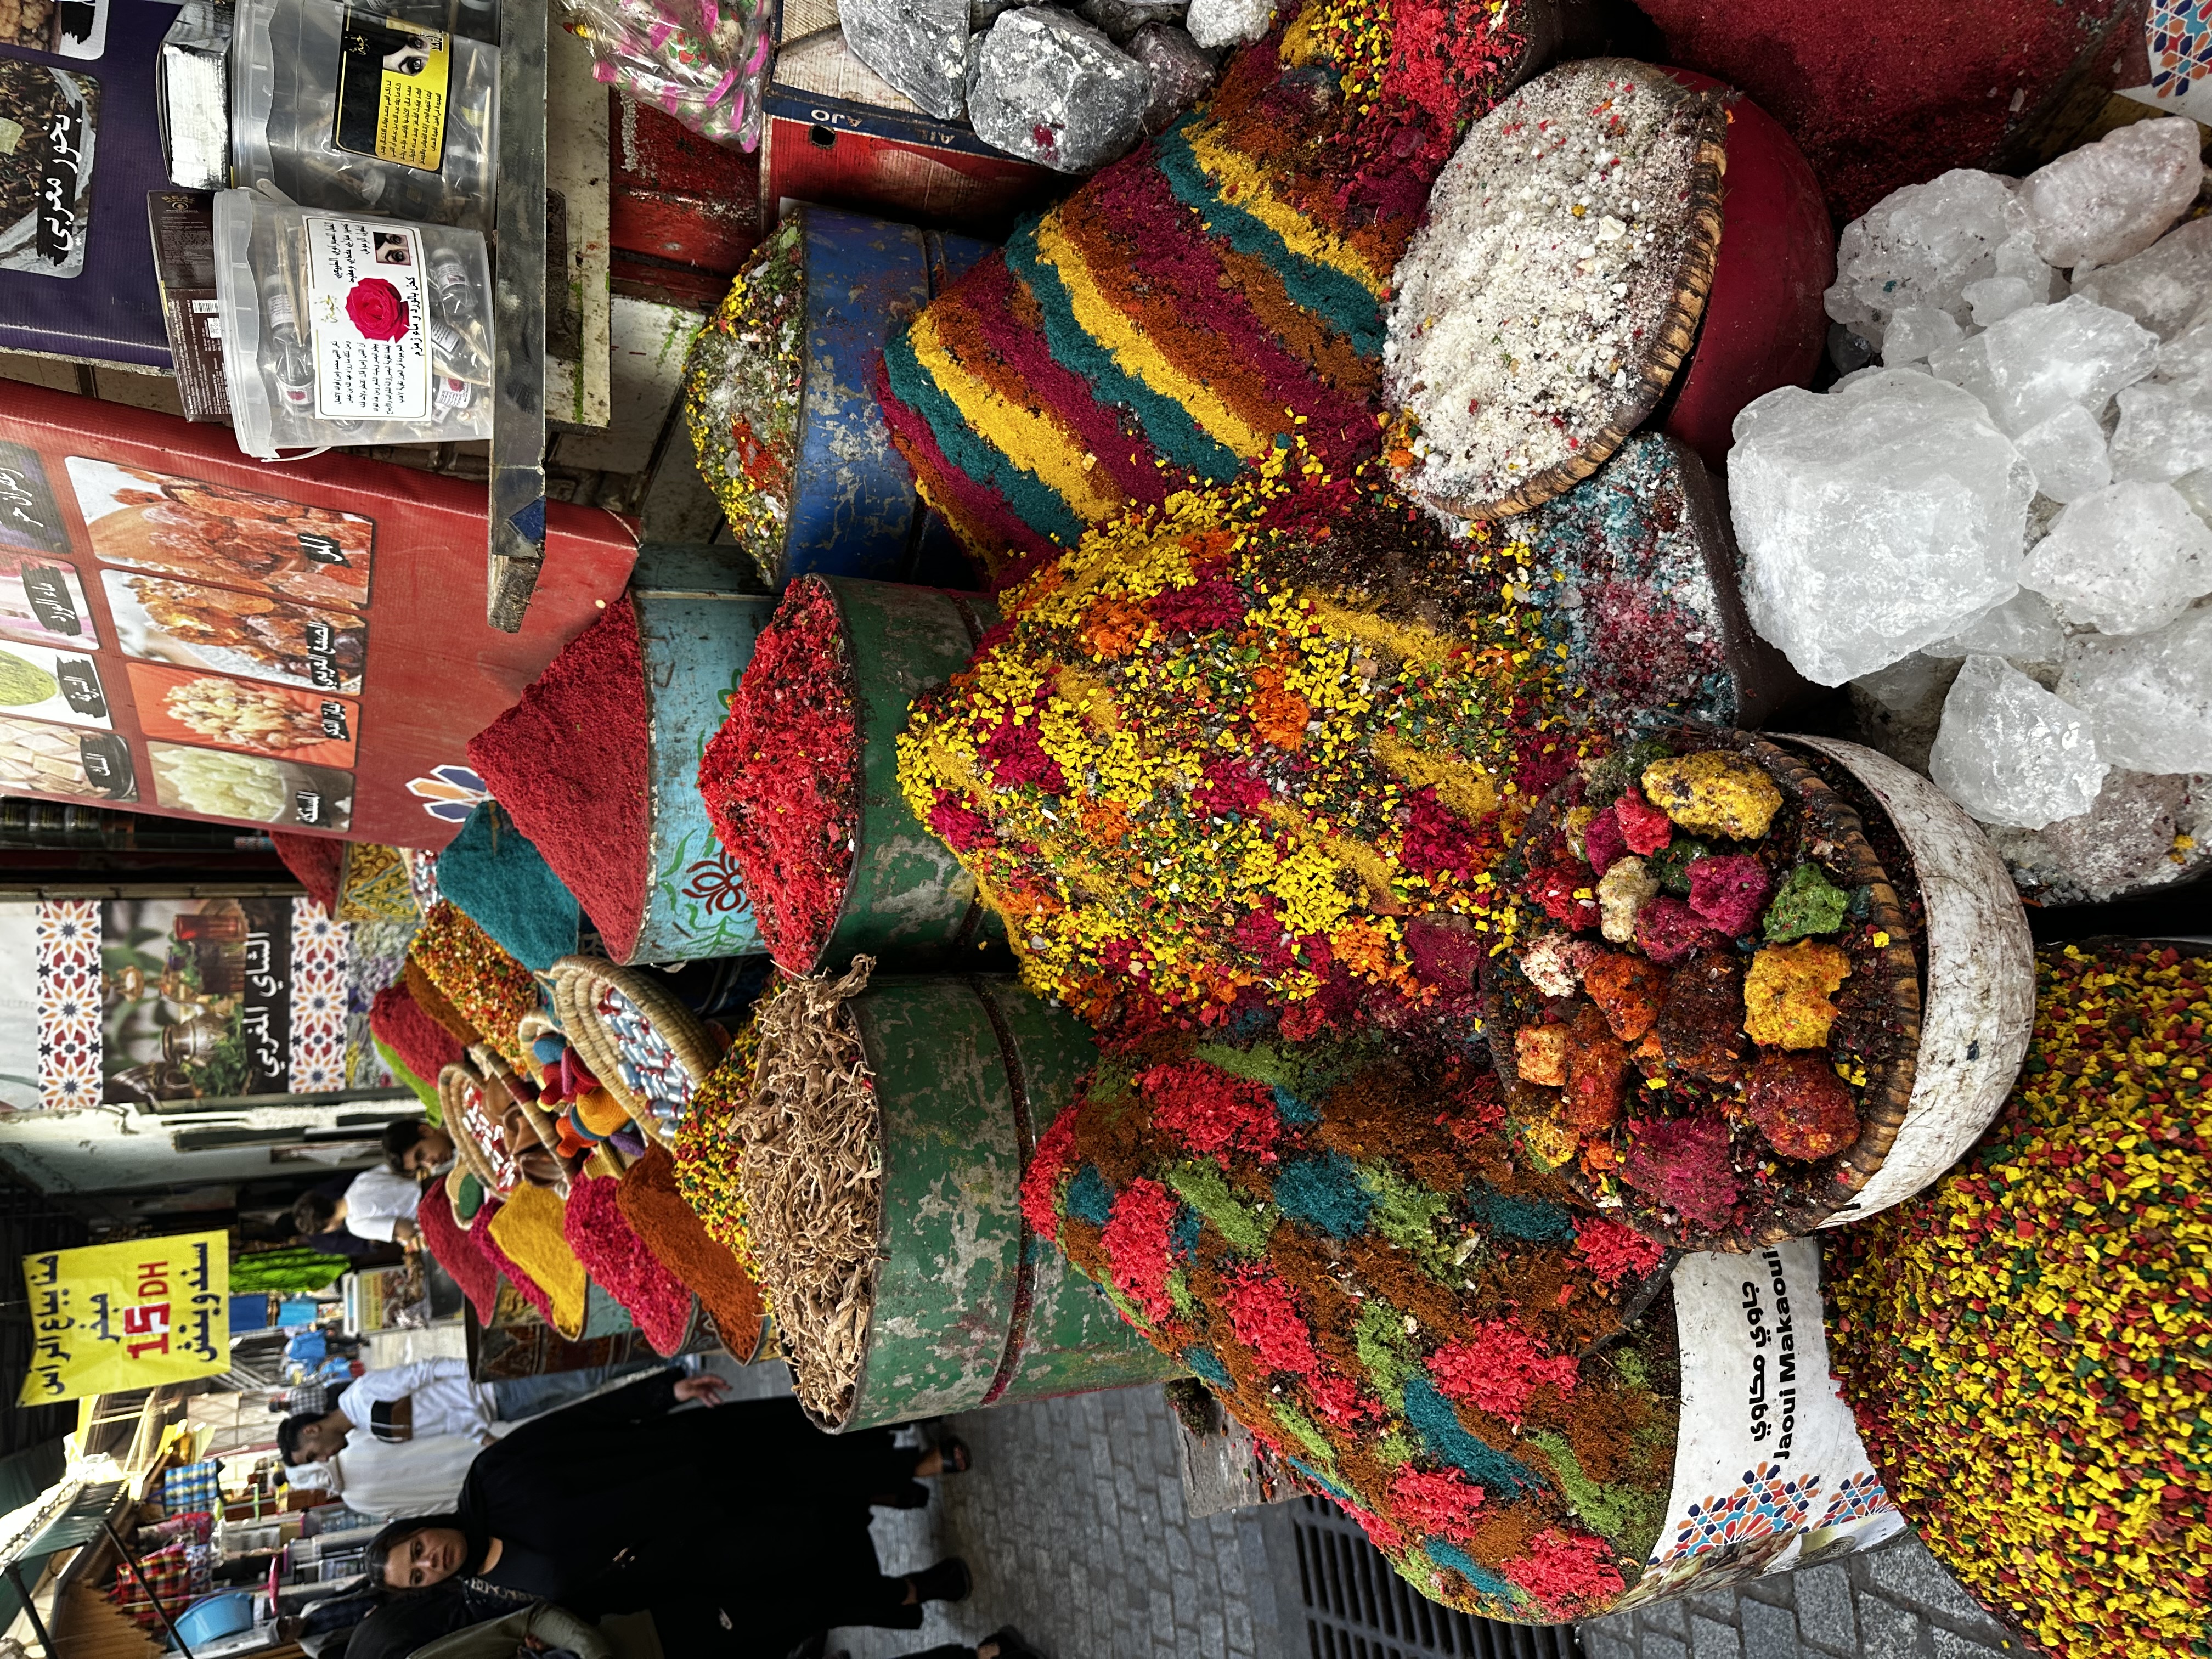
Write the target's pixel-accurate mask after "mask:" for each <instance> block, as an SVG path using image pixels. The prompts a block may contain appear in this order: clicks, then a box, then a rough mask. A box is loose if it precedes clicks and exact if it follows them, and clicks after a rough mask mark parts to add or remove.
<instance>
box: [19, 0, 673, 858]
mask: <svg viewBox="0 0 2212 1659" xmlns="http://www.w3.org/2000/svg"><path fill="white" fill-rule="evenodd" d="M0 3H4V0H0ZM372 230H373V232H374V234H372V235H371V236H370V239H369V240H368V243H367V244H366V247H367V251H368V257H369V262H370V264H371V265H374V264H376V262H377V258H378V253H379V243H380V239H382V238H384V237H386V235H388V234H389V233H388V232H386V230H385V229H383V228H372ZM403 241H404V238H403ZM383 252H384V260H385V263H384V264H383V265H382V267H381V269H382V270H384V271H385V272H386V273H397V274H398V275H401V276H404V275H405V274H406V273H407V271H408V270H409V269H410V267H405V266H400V265H395V264H392V263H391V258H392V252H393V250H392V249H389V248H387V249H385V250H384V251H383ZM397 252H398V253H399V254H400V255H402V256H404V258H406V259H408V260H410V261H412V260H415V259H416V257H417V255H418V252H419V250H418V249H417V248H416V246H415V245H414V243H412V242H411V241H406V242H405V245H404V246H399V247H398V249H397ZM397 279H398V276H393V277H392V280H395V281H396V280H397ZM364 280H368V278H364ZM411 280H412V278H411V277H410V281H411ZM397 291H398V290H397V289H395V292H397ZM407 295H410V296H412V297H408V298H404V299H403V303H404V305H405V306H406V307H407V308H408V311H409V322H408V325H409V326H410V327H412V326H414V325H415V324H416V320H417V319H418V318H419V316H420V314H421V313H422V307H421V306H420V305H418V304H417V303H416V300H418V299H419V297H420V295H419V291H418V289H415V288H410V289H407ZM363 314H365V315H366V314H368V313H367V312H366V311H365V312H364V313H363ZM370 320H371V322H372V324H374V322H375V320H376V319H375V318H374V316H371V318H370ZM387 343H388V342H387ZM483 513H484V495H483V486H482V485H481V484H473V485H472V484H467V483H461V482H459V481H458V480H453V479H447V478H441V477H432V476H430V475H428V474H425V473H422V472H418V471H412V470H410V469H407V468H403V467H398V466H394V465H388V464H385V463H380V462H376V461H371V460H368V459H364V458H362V457H359V456H349V455H339V454H331V455H327V456H321V457H317V458H314V459H307V460H303V461H300V462H297V463H295V464H292V465H286V466H283V467H270V466H263V465H259V464H258V463H256V462H253V461H252V460H250V459H246V458H245V457H243V456H241V455H240V454H239V453H237V449H236V446H235V444H234V442H233V441H232V440H231V439H230V436H229V435H228V433H222V432H216V433H210V432H209V431H208V430H207V429H206V428H197V427H194V426H192V425H191V424H190V423H189V422H184V421H181V420H179V419H176V418H174V417H173V416H163V415H157V414H154V413H151V412H149V411H145V410H132V409H127V408H125V407H123V406H121V405H118V404H101V403H97V402H93V401H89V400H87V399H82V398H75V397H70V396H68V395H66V394H64V393H60V392H49V391H46V390H45V389H43V388H40V387H36V386H10V388H9V398H7V399H6V400H5V402H4V404H0V791H4V792H5V793H9V794H21V795H27V796H33V797H36V798H40V799H52V800H69V801H114V802H123V803H128V804H130V805H132V806H133V807H134V808H136V809H137V810H138V811H153V812H156V813H166V814H173V815H175V816H179V817H196V818H204V819H216V820H220V821H222V822H224V823H234V824H239V825H240V826H243V827H251V828H255V829H284V830H289V831H297V832H305V833H310V834H328V835H334V836H345V837H347V838H349V839H357V840H362V841H368V842H380V843H381V844H383V845H386V846H390V847H399V848H422V849H435V848H440V847H442V846H443V845H444V844H445V843H446V842H447V841H448V840H450V839H451V838H452V836H453V831H454V829H456V828H457V827H458V826H459V824H460V823H462V822H464V821H465V819H466V818H467V817H468V815H469V813H470V811H471V809H473V808H474V806H475V805H477V802H478V801H480V800H482V799H483V796H484V788H483V781H482V780H481V779H480V778H478V777H477V775H476V774H475V773H474V772H473V771H471V769H470V768H469V766H468V763H467V745H468V741H469V739H470V738H472V737H473V736H475V735H476V733H477V732H480V731H482V730H483V728H484V727H485V726H489V725H490V724H491V722H492V721H493V720H495V719H496V718H498V716H499V715H500V714H501V713H503V712H504V711H505V710H506V709H507V708H509V707H510V706H512V705H513V702H514V701H515V699H516V698H517V697H519V696H520V695H521V693H522V691H523V690H524V688H525V687H526V686H527V685H528V684H530V682H531V681H532V680H533V679H535V678H537V677H538V672H539V671H541V670H542V669H543V668H544V665H546V663H547V662H549V661H550V660H551V659H552V657H553V656H554V655H555V654H556V653H557V652H558V651H559V650H560V648H561V647H562V645H564V644H565V643H567V641H568V640H570V639H572V638H573V637H574V635H576V634H578V633H580V632H581V631H582V629H585V628H586V627H587V626H589V625H590V624H591V623H593V622H596V621H597V620H599V617H600V615H601V614H602V613H603V611H604V610H605V605H606V604H607V603H608V602H609V601H611V599H614V598H615V597H616V596H617V595H618V594H619V593H620V592H621V591H622V587H623V582H624V580H626V578H627V576H628V574H629V567H630V564H631V562H632V560H633V558H634V557H635V540H634V538H633V535H632V532H631V529H630V527H629V526H628V525H627V524H626V523H625V522H624V521H623V520H619V519H617V518H616V517H615V516H614V515H613V514H611V513H602V512H599V511H597V510H588V511H587V510H585V509H580V508H575V507H568V506H565V505H563V504H560V503H553V504H551V505H550V506H549V507H548V517H547V534H548V541H547V549H548V556H547V570H546V574H545V579H544V580H543V581H541V582H540V584H539V586H538V595H537V598H536V599H535V601H534V602H533V604H532V606H531V610H530V614H529V616H528V617H527V618H526V622H525V624H524V627H523V629H522V631H521V632H520V634H518V635H506V634H501V633H499V632H497V631H496V630H495V629H492V628H491V627H490V626H489V624H488V623H486V622H485V621H484V620H483V611H484V578H485V571H484V564H485V561H484V557H483V543H484V526H483Z"/></svg>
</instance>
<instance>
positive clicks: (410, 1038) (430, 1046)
mask: <svg viewBox="0 0 2212 1659" xmlns="http://www.w3.org/2000/svg"><path fill="white" fill-rule="evenodd" d="M368 1029H369V1030H370V1032H371V1033H373V1034H374V1036H375V1038H376V1040H377V1041H378V1042H381V1043H382V1044H383V1045H384V1046H385V1047H386V1048H389V1049H391V1050H392V1053H393V1054H397V1055H398V1056H399V1058H400V1059H401V1060H404V1062H405V1063H406V1066H407V1069H408V1070H409V1071H410V1072H412V1073H415V1075H416V1077H419V1078H421V1079H422V1081H423V1082H425V1083H428V1084H431V1085H435V1084H436V1083H437V1081H438V1073H441V1072H442V1071H444V1070H445V1069H446V1067H447V1066H456V1065H459V1063H460V1060H461V1045H460V1043H459V1042H457V1041H456V1040H455V1039H454V1036H453V1033H452V1032H451V1031H448V1030H447V1029H446V1028H445V1027H444V1026H443V1025H441V1024H439V1023H438V1022H437V1021H436V1020H435V1019H433V1018H431V1017H430V1016H429V1014H428V1013H427V1012H424V1010H423V1007H422V1004H421V1003H419V1002H417V1001H416V1000H415V998H414V996H413V994H411V993H410V991H409V990H408V988H407V981H405V980H404V978H403V979H397V980H394V981H392V983H391V984H389V985H387V986H386V987H384V988H383V989H382V990H381V991H379V992H378V993H377V994H376V1000H374V1001H373V1002H371V1003H370V1004H369V1005H368Z"/></svg>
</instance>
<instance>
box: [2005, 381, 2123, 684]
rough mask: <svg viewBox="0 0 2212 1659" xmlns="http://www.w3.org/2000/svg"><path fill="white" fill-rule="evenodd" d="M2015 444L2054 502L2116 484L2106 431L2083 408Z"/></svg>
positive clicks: (2041, 424)
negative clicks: (2106, 440)
mask: <svg viewBox="0 0 2212 1659" xmlns="http://www.w3.org/2000/svg"><path fill="white" fill-rule="evenodd" d="M2014 442H2015V444H2017V445H2018V446H2019V447H2020V454H2021V459H2022V460H2024V461H2026V462H2027V464H2028V465H2029V466H2030V467H2032V468H2033V469H2034V471H2035V488H2036V492H2037V493H2038V494H2039V495H2048V496H2050V497H2051V500H2052V501H2074V500H2075V499H2077V498H2078V497H2080V496H2083V495H2087V494H2088V493H2089V492H2090V491H2091V490H2093V489H2103V488H2104V487H2105V486H2106V484H2108V483H2112V463H2111V462H2110V461H2109V460H2108V459H2106V455H2105V428H2103V427H2102V426H2100V424H2098V421H2097V417H2096V416H2093V415H2092V414H2091V413H2090V412H2089V411H2088V410H2086V409H2084V408H2082V407H2081V404H2067V405H2066V407H2065V408H2063V409H2062V410H2059V411H2058V412H2057V414H2056V415H2053V416H2050V417H2049V418H2048V419H2046V420H2041V421H2038V422H2036V423H2035V424H2034V425H2033V426H2032V427H2030V428H2028V429H2027V431H2025V432H2023V433H2021V435H2020V436H2019V437H2017V438H2015V440H2014ZM2009 654H2010V653H2007V652H2000V653H1998V655H2000V656H2006V655H2009Z"/></svg>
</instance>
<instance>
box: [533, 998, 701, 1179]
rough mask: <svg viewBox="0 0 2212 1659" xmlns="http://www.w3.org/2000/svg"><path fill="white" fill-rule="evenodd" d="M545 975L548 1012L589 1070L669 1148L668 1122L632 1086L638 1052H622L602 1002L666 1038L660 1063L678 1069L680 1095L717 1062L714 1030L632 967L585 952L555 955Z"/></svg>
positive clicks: (643, 1127)
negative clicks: (549, 988) (620, 1007)
mask: <svg viewBox="0 0 2212 1659" xmlns="http://www.w3.org/2000/svg"><path fill="white" fill-rule="evenodd" d="M547 977H548V978H549V979H550V980H551V981H552V985H553V1012H554V1014H555V1016H556V1018H558V1019H559V1020H560V1022H561V1029H562V1030H563V1031H564V1032H566V1033H567V1035H568V1042H569V1043H570V1044H571V1045H572V1046H573V1047H574V1048H575V1050H576V1052H577V1054H578V1055H579V1056H580V1058H581V1059H582V1060H583V1062H584V1064H585V1066H586V1067H588V1068H589V1070H590V1072H591V1073H592V1076H593V1077H595V1078H597V1079H599V1082H600V1084H601V1085H602V1086H604V1087H605V1090H606V1091H607V1092H608V1093H609V1094H611V1095H612V1096H613V1097H615V1099H616V1100H617V1102H619V1103H621V1105H622V1107H623V1109H624V1110H625V1111H627V1112H629V1115H630V1119H631V1121H633V1122H635V1124H636V1125H637V1126H638V1127H639V1129H640V1130H641V1131H642V1132H643V1133H644V1134H645V1135H646V1136H647V1138H648V1139H652V1140H653V1141H656V1142H658V1143H659V1145H661V1146H667V1147H669V1148H670V1149H671V1151H673V1150H674V1137H675V1129H676V1120H675V1118H674V1117H671V1116H666V1115H664V1114H663V1113H661V1112H659V1111H656V1110H655V1109H654V1103H653V1097H651V1096H650V1095H648V1094H647V1093H646V1092H645V1091H643V1090H642V1089H641V1088H640V1087H639V1086H638V1085H637V1081H636V1079H637V1077H638V1075H639V1069H638V1068H639V1063H640V1056H639V1055H638V1054H636V1053H635V1048H629V1049H628V1052H627V1053H626V1046H627V1045H626V1044H625V1042H624V1039H623V1036H622V1035H621V1034H620V1033H618V1032H617V1030H616V1029H615V1026H614V1024H613V1021H612V1018H611V1015H612V1012H613V1011H611V1010H610V1008H609V1006H608V1005H609V1003H610V1000H613V1001H614V1002H616V1003H617V1004H619V1003H625V1002H626V1003H627V1004H629V1007H630V1008H631V1009H632V1010H634V1011H635V1013H636V1014H637V1015H638V1016H641V1017H642V1019H643V1021H644V1023H645V1024H647V1025H649V1026H650V1028H651V1030H653V1033H655V1034H656V1035H657V1036H659V1038H660V1040H661V1041H662V1042H665V1044H666V1047H667V1050H668V1053H667V1055H666V1056H665V1061H666V1063H667V1064H668V1065H671V1066H674V1067H676V1068H678V1071H679V1072H680V1079H679V1082H680V1086H681V1088H682V1091H683V1093H684V1098H685V1099H687V1100H688V1099H689V1097H690V1091H693V1090H696V1088H697V1087H698V1086H699V1085H701V1084H702V1083H704V1082H705V1081H706V1080H707V1079H708V1077H709V1076H710V1075H712V1074H713V1073H714V1067H715V1066H718V1065H719V1064H720V1062H721V1045H720V1043H719V1042H717V1041H716V1040H715V1038H714V1034H713V1033H712V1032H710V1031H709V1030H708V1029H707V1026H706V1024H705V1023H704V1022H702V1020H701V1019H700V1018H699V1017H698V1016H697V1015H696V1014H695V1013H693V1012H691V1011H690V1009H689V1008H687V1007H685V1006H684V1005H683V1004H682V1003H681V1002H679V1001H678V1000H676V998H675V997H674V996H673V995H671V994H670V993H669V991H668V989H667V988H666V987H665V986H663V985H662V984H661V983H660V981H659V980H657V979H655V978H654V977H653V975H650V974H647V973H642V972H641V971H639V970H638V969H634V968H621V967H617V966H616V965H615V964H614V963H611V962H606V961H603V960H601V959H599V958H597V957H562V958H561V960H560V961H558V962H556V963H554V964H553V967H552V969H551V970H550V973H549V974H548V975H547ZM626 1065H627V1066H628V1067H629V1069H628V1070H627V1071H626V1070H625V1066H626Z"/></svg>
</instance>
